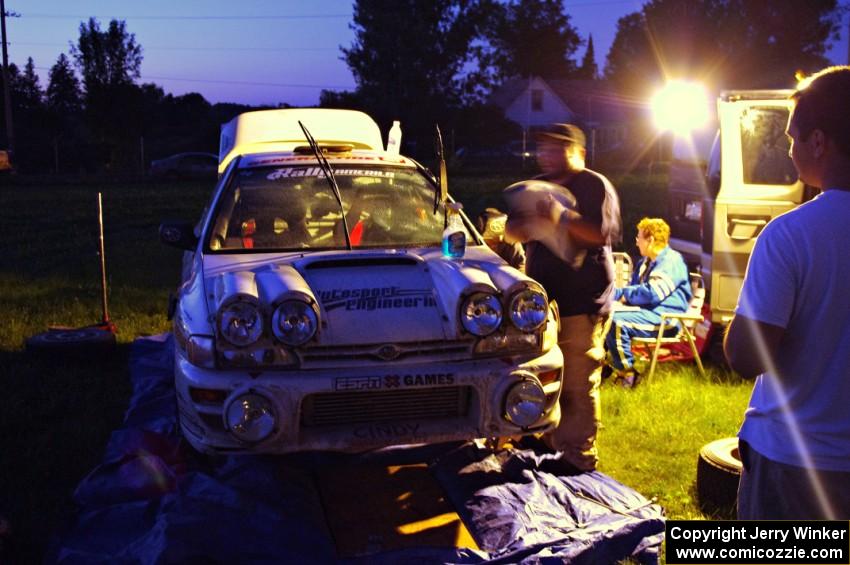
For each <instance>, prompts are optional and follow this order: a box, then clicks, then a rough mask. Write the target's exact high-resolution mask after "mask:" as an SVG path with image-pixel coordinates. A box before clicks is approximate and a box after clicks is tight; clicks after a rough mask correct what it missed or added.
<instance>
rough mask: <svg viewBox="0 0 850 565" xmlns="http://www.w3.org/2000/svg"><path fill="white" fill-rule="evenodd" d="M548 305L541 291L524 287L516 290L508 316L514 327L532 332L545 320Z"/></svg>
mask: <svg viewBox="0 0 850 565" xmlns="http://www.w3.org/2000/svg"><path fill="white" fill-rule="evenodd" d="M548 311H549V305H548V304H547V303H546V297H545V296H544V295H543V293H542V292H539V291H537V290H532V289H525V290H522V291H520V292H517V293H516V294H515V295H514V296H513V298H511V302H510V309H509V313H510V317H511V321H512V322H513V323H514V325H515V326H516V327H518V328H519V329H520V330H522V331H524V332H526V333H527V332H533V331H534V330H536V329H537V328H539V327H540V326H541V325H543V324H544V323H545V322H546V314H547V312H548Z"/></svg>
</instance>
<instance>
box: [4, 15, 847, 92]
mask: <svg viewBox="0 0 850 565" xmlns="http://www.w3.org/2000/svg"><path fill="white" fill-rule="evenodd" d="M564 4H565V6H566V12H567V13H568V14H569V15H570V16H571V18H572V23H573V25H574V26H575V27H576V29H578V32H579V34H580V35H581V36H582V38H584V39H586V38H587V36H588V35H589V34H592V35H593V42H594V48H595V51H596V58H597V63H598V64H599V68H600V69H602V68H603V67H604V65H605V56H606V55H607V53H608V49H609V48H610V46H611V42H612V41H613V40H614V35H615V34H616V30H617V20H618V19H619V18H620V17H622V16H623V15H625V14H628V13H631V12H635V11H638V10H639V9H640V7H641V5H642V4H643V1H642V0H565V2H564ZM6 10H7V11H10V12H16V13H18V14H20V17H16V18H7V20H6V28H7V34H8V38H9V43H10V45H9V60H10V62H12V63H15V64H17V65H18V66H19V67H23V65H24V64H25V63H26V58H27V57H32V58H33V60H34V62H35V65H36V68H37V70H38V72H39V75H40V76H41V85H42V88H43V87H45V86H46V84H47V72H48V69H49V68H50V67H51V66H52V65H53V64H54V63H55V62H56V59H57V57H58V56H59V54H60V53H66V54H67V53H68V51H69V44H70V43H75V42H76V40H77V38H78V37H79V26H80V22H82V21H84V20H86V19H88V17H90V16H94V17H96V18H97V19H98V20H100V22H101V27H102V28H103V29H105V28H106V26H107V25H108V23H109V20H110V19H112V18H117V19H121V20H124V21H126V22H127V29H128V31H130V32H131V33H134V34H135V35H136V40H137V41H138V43H139V44H141V46H142V48H143V49H144V61H143V62H142V81H143V82H153V83H156V84H158V85H160V86H161V87H162V88H163V89H164V90H165V92H166V93H172V94H175V95H179V94H185V93H187V92H199V93H201V94H202V95H203V96H204V98H206V99H207V100H208V101H210V102H213V103H215V102H238V103H243V104H251V105H259V104H270V105H276V104H278V103H283V102H286V103H289V104H292V105H314V104H316V103H317V102H318V99H319V92H320V91H321V90H322V89H323V88H325V89H334V90H342V89H352V88H353V87H354V79H353V77H352V75H351V73H350V72H349V70H348V67H347V66H346V65H345V63H344V62H343V61H342V60H340V51H339V47H340V46H346V47H348V46H350V45H351V42H352V40H353V38H354V34H353V32H352V31H351V30H350V29H349V23H350V21H351V13H352V2H351V0H325V1H323V2H312V3H311V2H301V1H299V2H296V1H293V0H274V1H272V0H240V1H239V2H232V1H231V2H225V1H223V0H147V1H145V2H138V1H134V2H130V1H126V0H112V1H108V0H76V1H74V2H68V1H67V0H6ZM846 30H847V26H846V21H845V25H844V26H843V32H842V38H841V41H840V42H838V43H837V44H836V45H834V46H833V48H832V50H831V51H829V53H828V56H829V57H830V58H831V59H832V60H833V62H835V63H840V64H846V63H847V34H846ZM583 53H584V48H582V49H580V50H579V52H578V53H577V59H579V60H580V58H581V55H582V54H583Z"/></svg>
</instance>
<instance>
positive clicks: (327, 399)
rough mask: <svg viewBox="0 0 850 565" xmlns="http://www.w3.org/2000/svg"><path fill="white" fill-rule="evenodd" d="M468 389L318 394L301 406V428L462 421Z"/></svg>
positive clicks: (440, 388)
mask: <svg viewBox="0 0 850 565" xmlns="http://www.w3.org/2000/svg"><path fill="white" fill-rule="evenodd" d="M471 395H472V390H471V387H468V386H452V387H438V388H421V389H415V390H393V391H372V392H368V391H367V392H322V393H317V394H311V395H308V396H307V397H306V398H305V399H304V402H303V403H302V405H301V425H302V426H304V427H318V426H340V425H348V424H371V423H377V422H397V421H400V420H436V419H442V418H463V417H465V416H466V414H467V412H468V410H469V399H470V397H471Z"/></svg>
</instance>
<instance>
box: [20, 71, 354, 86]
mask: <svg viewBox="0 0 850 565" xmlns="http://www.w3.org/2000/svg"><path fill="white" fill-rule="evenodd" d="M34 68H35V69H38V70H40V71H49V70H50V69H49V68H47V67H34ZM139 80H142V81H145V80H171V81H177V82H197V83H205V84H236V85H241V86H272V87H277V88H328V89H345V88H354V85H348V86H342V85H338V84H336V85H335V84H286V83H280V82H255V81H242V80H221V79H200V78H182V77H166V76H155V75H144V76H141V77H139Z"/></svg>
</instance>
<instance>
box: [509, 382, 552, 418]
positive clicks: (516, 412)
mask: <svg viewBox="0 0 850 565" xmlns="http://www.w3.org/2000/svg"><path fill="white" fill-rule="evenodd" d="M545 405H546V393H544V392H543V387H542V386H540V384H539V383H537V382H535V381H532V380H530V379H525V380H522V381H520V382H518V383H517V384H515V385H514V386H512V387H511V388H510V390H508V394H506V395H505V415H506V416H507V418H508V420H510V421H511V422H512V423H514V424H516V425H517V426H519V427H521V428H527V427H528V426H531V425H533V424H534V423H535V422H536V421H537V420H539V419H540V418H541V417H542V416H543V409H544V407H545Z"/></svg>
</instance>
